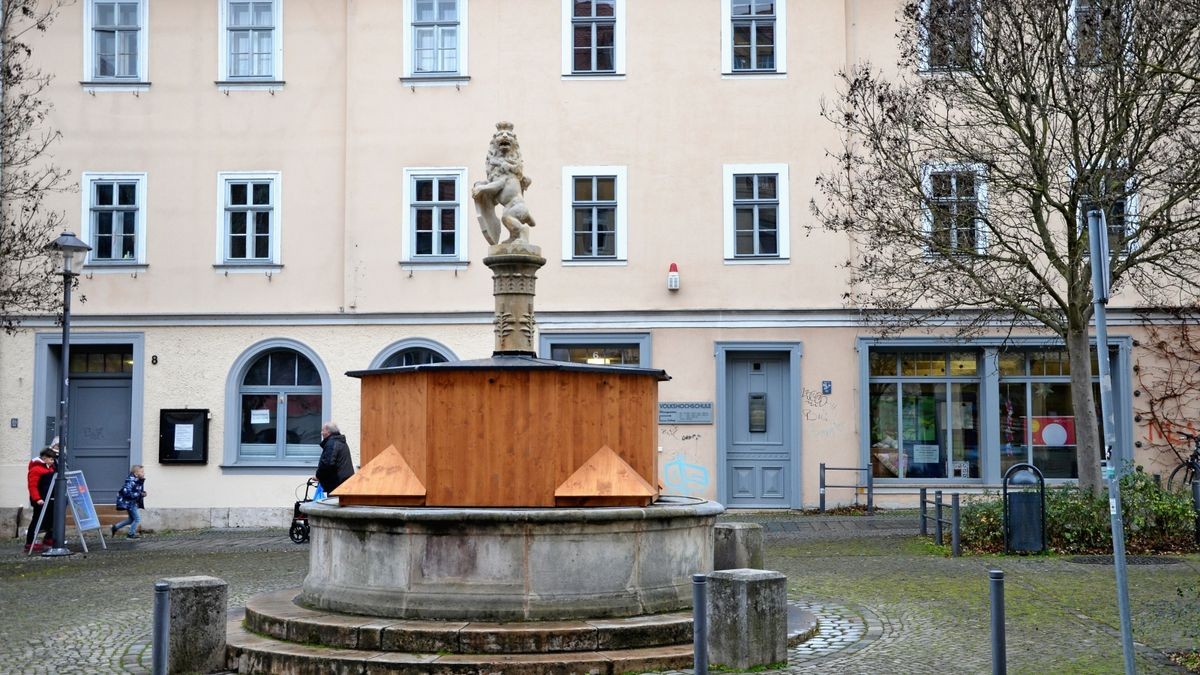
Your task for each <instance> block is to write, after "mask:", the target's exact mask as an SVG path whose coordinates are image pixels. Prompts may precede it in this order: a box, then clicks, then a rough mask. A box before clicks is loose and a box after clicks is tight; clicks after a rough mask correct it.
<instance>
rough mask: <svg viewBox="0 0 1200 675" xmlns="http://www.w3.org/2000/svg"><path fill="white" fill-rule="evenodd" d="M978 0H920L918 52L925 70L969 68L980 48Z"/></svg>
mask: <svg viewBox="0 0 1200 675" xmlns="http://www.w3.org/2000/svg"><path fill="white" fill-rule="evenodd" d="M981 32H982V31H981V26H980V23H979V5H978V0H922V13H921V33H922V43H923V44H921V53H922V56H923V60H924V64H923V65H924V67H925V69H926V70H940V71H955V70H965V69H967V68H970V67H971V64H972V61H973V60H974V59H975V57H976V54H977V53H978V51H979V49H980V48H981V47H982V40H981V37H982V36H981Z"/></svg>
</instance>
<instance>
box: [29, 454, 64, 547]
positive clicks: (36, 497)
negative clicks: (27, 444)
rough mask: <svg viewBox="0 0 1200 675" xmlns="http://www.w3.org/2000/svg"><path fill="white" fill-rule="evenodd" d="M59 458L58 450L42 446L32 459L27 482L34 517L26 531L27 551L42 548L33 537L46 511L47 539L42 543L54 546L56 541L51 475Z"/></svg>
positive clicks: (43, 522) (44, 525)
mask: <svg viewBox="0 0 1200 675" xmlns="http://www.w3.org/2000/svg"><path fill="white" fill-rule="evenodd" d="M57 459H58V452H57V451H55V449H54V448H52V447H51V448H42V452H41V453H40V454H39V455H38V456H37V458H35V459H33V460H30V462H29V473H28V475H27V476H26V483H27V484H28V486H29V504H30V505H31V506H32V507H33V519H32V520H30V521H29V530H28V531H26V532H25V552H26V553H28V552H29V549H30V548H35V547H36V548H40V546H41V545H35V544H34V543H33V539H34V537H35V536H37V533H38V516H40V515H41V514H42V512H43V511H44V512H45V513H46V515H45V516H44V517H43V518H42V527H41V529H42V530H45V532H46V540H45V542H43V544H42V545H45V546H46V547H47V548H49V547H52V546H53V544H54V542H53V540H52V539H51V537H52V535H51V532H52V531H53V530H51V529H50V528H51V527H52V523H53V522H54V502H52V501H51V500H50V494H49V493H50V477H51V476H53V475H54V462H55V460H57Z"/></svg>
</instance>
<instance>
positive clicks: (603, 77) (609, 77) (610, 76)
mask: <svg viewBox="0 0 1200 675" xmlns="http://www.w3.org/2000/svg"><path fill="white" fill-rule="evenodd" d="M562 79H564V80H598V81H602V82H603V81H613V80H624V79H625V73H563V74H562Z"/></svg>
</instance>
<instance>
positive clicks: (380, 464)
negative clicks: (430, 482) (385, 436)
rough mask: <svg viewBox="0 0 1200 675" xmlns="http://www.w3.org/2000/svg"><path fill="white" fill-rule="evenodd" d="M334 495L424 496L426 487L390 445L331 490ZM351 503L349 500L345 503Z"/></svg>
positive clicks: (352, 496) (354, 496)
mask: <svg viewBox="0 0 1200 675" xmlns="http://www.w3.org/2000/svg"><path fill="white" fill-rule="evenodd" d="M331 494H332V495H333V496H334V497H351V498H357V497H404V498H417V497H420V498H422V501H424V499H423V498H424V497H425V486H424V485H423V484H422V483H421V481H420V480H419V479H418V478H417V476H416V474H414V473H413V470H412V468H410V467H409V466H408V462H406V461H404V457H403V456H402V455H401V454H400V451H399V450H397V449H396V446H394V445H389V446H388V447H387V449H386V450H384V451H383V452H381V453H379V454H378V455H377V456H376V457H375V459H373V460H371V461H370V462H369V463H367V464H364V465H363V467H362V469H361V470H359V471H358V473H356V474H354V475H353V476H351V477H349V478H347V479H346V481H345V482H344V483H342V484H341V485H339V486H338V487H337V489H335V490H334V491H333V492H332V493H331ZM345 503H349V502H345Z"/></svg>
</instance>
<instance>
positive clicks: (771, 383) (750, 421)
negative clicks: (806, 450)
mask: <svg viewBox="0 0 1200 675" xmlns="http://www.w3.org/2000/svg"><path fill="white" fill-rule="evenodd" d="M725 369H726V370H725V400H724V401H723V404H724V405H723V406H722V411H721V415H722V416H723V419H724V424H723V428H724V430H725V433H724V436H725V438H724V443H725V466H724V479H725V494H726V506H729V507H734V508H745V507H754V508H781V509H782V508H788V507H789V506H790V504H791V497H792V495H791V494H790V490H791V488H790V484H791V480H790V477H791V474H792V471H793V468H794V467H795V466H796V464H797V463H798V462H799V458H798V457H796V456H795V455H796V454H797V453H798V449H797V448H795V447H793V446H794V444H795V439H796V437H797V435H796V434H794V433H793V428H792V426H793V425H794V424H796V420H795V418H794V416H793V413H794V411H793V409H792V401H791V398H790V390H789V388H788V381H789V377H788V373H789V357H788V356H787V355H781V354H777V353H772V354H745V355H743V354H738V355H736V356H730V357H729V358H728V359H727V360H726V364H725Z"/></svg>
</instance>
